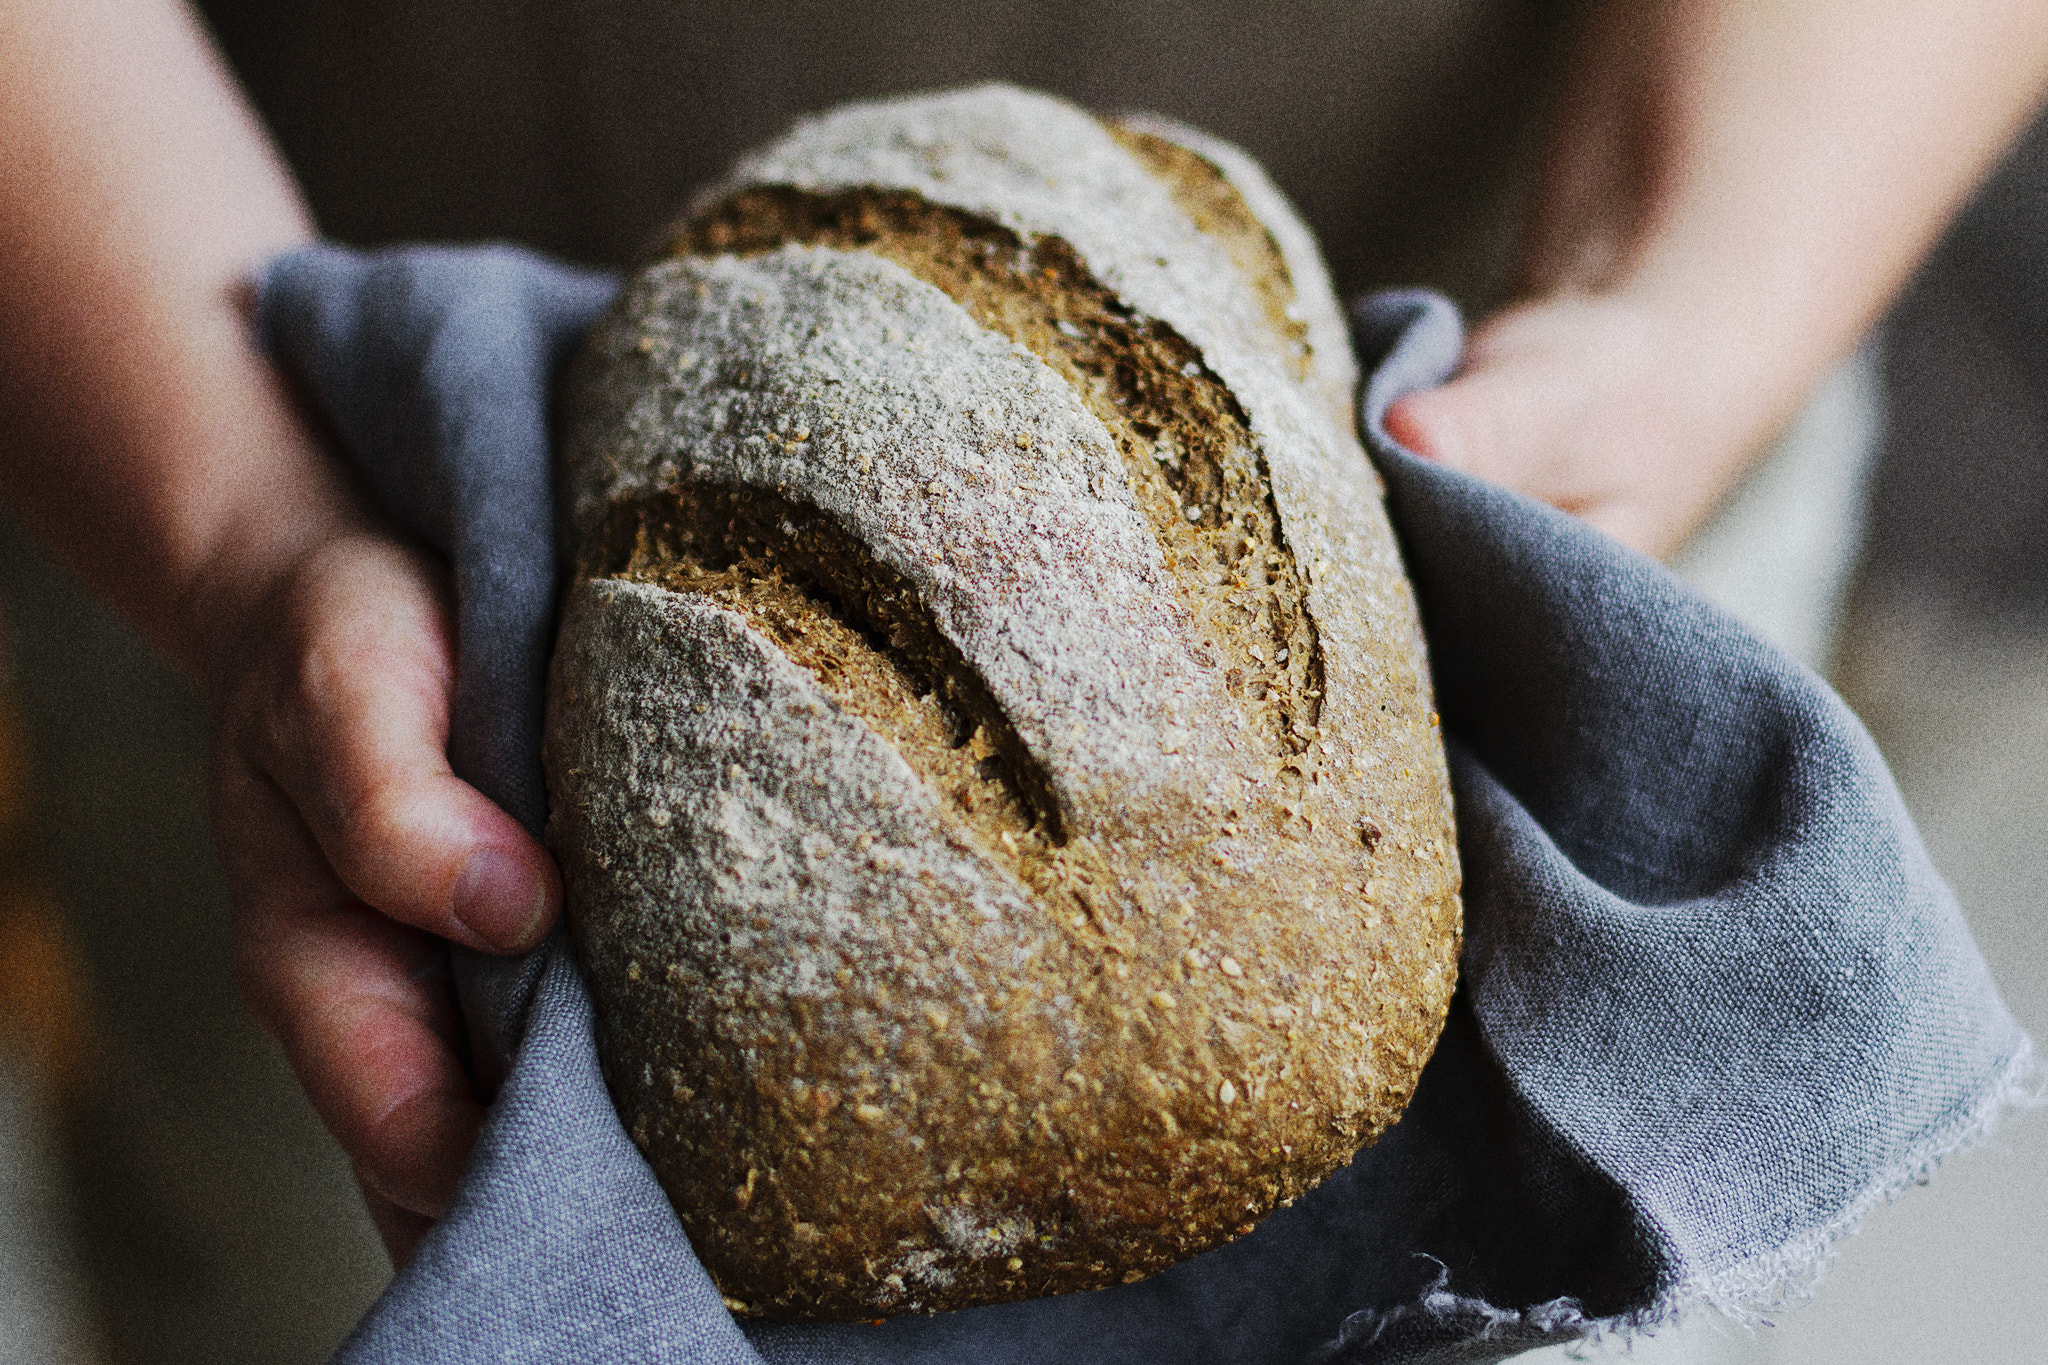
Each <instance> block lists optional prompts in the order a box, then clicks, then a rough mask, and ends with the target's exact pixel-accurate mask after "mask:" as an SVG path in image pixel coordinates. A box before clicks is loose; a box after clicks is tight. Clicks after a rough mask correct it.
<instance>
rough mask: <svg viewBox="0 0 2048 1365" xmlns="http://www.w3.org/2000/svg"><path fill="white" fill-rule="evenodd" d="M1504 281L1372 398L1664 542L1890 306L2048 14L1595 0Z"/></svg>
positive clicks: (2024, 93) (1879, 1) (2008, 6)
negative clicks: (1460, 326) (1433, 382)
mask: <svg viewBox="0 0 2048 1365" xmlns="http://www.w3.org/2000/svg"><path fill="white" fill-rule="evenodd" d="M1586 19H1587V22H1586V26H1585V32H1584V35H1583V38H1582V41H1581V42H1580V43H1579V44H1578V47H1577V51H1576V56H1575V60H1574V62H1573V64H1572V67H1571V70H1570V71H1569V73H1568V75H1567V79H1566V81H1565V85H1564V91H1563V97H1562V99H1561V100H1560V102H1559V105H1558V109H1557V112H1556V115H1555V117H1554V119H1553V121H1552V126H1551V130H1550V139H1549V153H1548V156H1547V158H1546V161H1545V164H1544V166H1543V168H1542V170H1541V173H1540V175H1539V177H1538V191H1537V195H1536V200H1535V204H1534V208H1533V211H1532V213H1531V215H1530V218H1529V225H1528V228H1527V230H1526V232H1525V235H1524V250H1523V253H1522V264H1521V269H1520V274H1519V281H1518V288H1517V290H1516V292H1515V295H1514V297H1513V300H1512V301H1511V303H1510V305H1509V306H1507V307H1505V308H1503V309H1502V310H1501V311H1499V312H1497V313H1495V314H1494V315H1493V316H1491V317H1490V318H1488V319H1487V320H1486V321H1485V322H1484V323H1483V324H1482V325H1481V326H1480V327H1479V328H1478V329H1477V330H1476V331H1475V332H1474V333H1473V337H1472V344H1471V346H1470V348H1469V349H1468V351H1467V354H1466V358H1465V367H1464V369H1463V371H1462V372H1461V373H1460V375H1459V376H1458V378H1457V379H1456V380H1454V381H1453V382H1452V383H1450V384H1448V385H1446V386H1445V387H1443V388H1441V389H1436V390H1432V391H1429V392H1426V393H1418V394H1412V395H1410V396H1409V397H1407V398H1404V399H1402V400H1401V401H1400V402H1399V403H1397V404H1395V405H1394V407H1393V408H1392V409H1390V410H1389V412H1388V413H1387V426H1388V430H1389V431H1390V432H1392V433H1393V434H1394V435H1395V436H1396V437H1397V438H1398V439H1400V440H1402V441H1404V442H1406V443H1407V444H1408V446H1409V447H1410V448H1411V449H1413V450H1415V451H1417V452H1419V453H1421V454H1424V455H1427V456H1429V457H1431V458H1434V459H1437V460H1440V461H1442V462H1444V463H1445V464H1449V465H1452V466H1454V467H1456V468H1459V469H1463V470H1466V471H1467V472H1470V473H1473V474H1478V475H1481V476H1482V477H1485V478H1488V479H1492V480H1494V481H1495V482H1497V483H1501V484H1505V485H1507V486H1508V487H1510V488H1513V489H1516V490H1518V491H1520V492H1523V493H1527V494H1529V495H1531V496H1533V497H1538V498H1541V499H1543V500H1544V501H1546V502H1549V503H1552V504H1553V505H1555V506H1558V507H1561V508H1563V509H1565V510H1566V511H1569V512H1573V513H1575V514H1577V515H1579V516H1582V517H1584V518H1585V519H1586V520H1588V521H1590V522H1592V523H1593V524H1594V525H1596V526H1599V527H1600V528H1601V529H1603V530H1605V531H1607V532H1608V533H1609V534H1611V535H1613V536H1615V537H1616V538H1617V539H1620V540H1621V541H1623V542H1624V543H1626V544H1629V545H1631V546H1634V547H1635V548H1637V549H1639V550H1643V551H1646V552H1648V553H1650V554H1654V555H1666V554H1669V553H1671V552H1672V551H1674V550H1676V549H1677V548H1678V547H1679V546H1680V545H1681V544H1683V543H1684V541H1685V540H1686V538H1687V537H1688V536H1689V535H1690V534H1691V533H1692V532H1693V530H1694V529H1696V528H1697V527H1698V526H1699V524H1700V523H1701V522H1702V521H1703V520H1704V519H1705V518H1706V517H1707V516H1708V515H1709V514H1710V513H1711V512H1712V510H1713V508H1714V507H1715V506H1716V505H1717V503H1718V502H1719V501H1720V500H1721V498H1722V497H1723V496H1724V495H1725V494H1726V493H1727V492H1728V490H1729V489H1730V488H1731V487H1732V486H1733V485H1734V484H1735V483H1736V481H1737V480H1738V479H1740V477H1741V476H1742V473H1743V470H1744V469H1745V468H1746V467H1747V466H1748V464H1749V463H1750V462H1751V461H1753V460H1754V459H1755V458H1756V457H1757V456H1758V455H1760V454H1761V453H1762V452H1763V451H1764V450H1765V449H1767V448H1768V446H1769V444H1770V441H1771V439H1772V437H1774V436H1775V435H1776V434H1777V433H1778V432H1779V430H1780V429H1781V428H1782V427H1783V426H1784V424H1785V423H1786V422H1787V421H1789V419H1790V418H1791V417H1792V415H1793V414H1794V412H1795V411H1796V410H1797V409H1798V407H1799V405H1800V403H1801V402H1802V401H1803V400H1804V398H1805V395H1806V393H1807V391H1808V390H1809V389H1810V388H1811V387H1812V385H1813V383H1814V381H1815V380H1816V379H1817V378H1819V376H1820V375H1821V374H1822V373H1823V372H1824V371H1825V370H1826V368H1827V367H1828V366H1829V365H1830V364H1831V363H1833V362H1834V361H1835V360H1836V359H1837V358H1838V357H1840V356H1841V355H1842V354H1843V353H1845V352H1846V351H1847V350H1848V349H1849V348H1850V347H1851V346H1853V345H1854V344H1855V342H1856V340H1857V338H1859V337H1860V336H1861V335H1862V334H1863V332H1864V331H1865V330H1866V329H1867V328H1868V327H1869V326H1870V324H1871V323H1872V322H1873V321H1874V320H1875V319H1876V318H1877V317H1878V316H1879V315H1880V314H1881V313H1882V312H1883V310H1884V308H1885V307H1886V305H1887V304H1888V303H1889V302H1890V301H1891V299H1892V297H1893V295H1894V294H1896V293H1897V291H1898V289H1899V288H1900V286H1901V285H1902V284H1903V283H1904V281H1905V279H1906V277H1907V276H1908V275H1909V274H1910V273H1911V271H1912V270H1913V268H1914V266H1915V264H1916V263H1917V262H1918V261H1919V259H1920V257H1921V256H1922V255H1923V254H1924V253H1925V252H1926V250H1927V248H1928V246H1929V245H1930V244H1931V243H1932V242H1933V240H1934V239H1935V237H1936V236H1937V235H1938V234H1939V233H1940V231H1941V229H1942V227H1943V225H1944V224H1945V223H1946V222H1947V221H1948V219H1949V217H1950V216H1951V215H1952V214H1953V213H1954V211H1955V208H1956V206H1957V205H1958V204H1959V203H1961V201H1962V200H1963V198H1964V197H1965V196H1967V195H1968V193H1969V192H1970V190H1971V188H1972V187H1973V186H1974V185H1975V184H1976V183H1977V181H1978V180H1979V179H1980V178H1981V177H1982V176H1983V175H1984V173H1985V171H1986V169H1987V168H1988V167H1989V166H1990V164H1991V162H1992V161H1993V160H1994V159H1995V158H1996V157H1997V155H1998V152H1999V150H2000V149H2001V148H2002V147H2004V146H2005V144H2006V143H2007V142H2008V141H2009V140H2010V138H2011V137H2012V135H2013V133H2014V131H2015V130H2016V129H2017V128H2018V127H2019V126H2020V124H2021V123H2022V122H2023V121H2024V120H2025V118H2026V117H2027V115H2028V113H2029V112H2030V111H2031V110H2032V109H2033V108H2034V107H2035V106H2036V104H2037V103H2038V101H2039V98H2040V92H2041V89H2042V87H2043V84H2044V81H2048V6H2043V5H2038V4H2034V3H2024V4H2019V3H2007V2H2006V0H1592V4H1591V7H1590V10H1589V12H1588V14H1587V16H1586Z"/></svg>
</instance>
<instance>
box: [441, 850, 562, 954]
mask: <svg viewBox="0 0 2048 1365" xmlns="http://www.w3.org/2000/svg"><path fill="white" fill-rule="evenodd" d="M547 914H548V886H547V882H546V880H545V879H544V878H541V877H537V876H535V875H534V873H533V870H532V869H531V868H529V867H527V865H526V864H525V863H523V862H521V861H519V859H517V858H515V857H513V856H512V855H511V854H509V853H507V852H505V851H504V850H503V849H498V848H480V849H478V850H477V851H476V852H474V853H472V854H470V855H469V861H468V862H466V863H464V864H463V865H462V875H461V876H459V877H457V878H456V879H455V918H456V919H458V920H460V921H461V922H462V924H463V926H464V927H465V928H467V929H468V930H469V931H470V932H471V933H473V934H475V935H476V936H477V937H478V938H480V939H482V940H483V941H484V942H486V943H488V944H490V945H491V946H492V947H494V948H501V949H505V950H507V951H516V950H519V949H523V948H530V947H532V946H533V943H534V941H535V940H536V939H538V938H539V937H540V933H541V926H542V925H543V924H544V923H545V922H546V920H547Z"/></svg>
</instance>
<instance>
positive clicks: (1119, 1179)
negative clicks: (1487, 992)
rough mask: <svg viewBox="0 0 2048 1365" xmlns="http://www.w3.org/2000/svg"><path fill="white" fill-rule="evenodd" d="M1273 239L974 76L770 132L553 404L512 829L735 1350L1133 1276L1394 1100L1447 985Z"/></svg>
mask: <svg viewBox="0 0 2048 1365" xmlns="http://www.w3.org/2000/svg"><path fill="white" fill-rule="evenodd" d="M1354 379H1355V370H1354V369H1353V366H1352V361H1351V359H1350V356H1349V354H1348V351H1346V349H1345V342H1344V337H1343V332H1342V323H1341V320H1340V319H1339V316H1338V314H1337V310H1336V305H1335V303H1334V300H1332V299H1331V298H1330V295H1329V289H1328V285H1327V282H1326V279H1325V277H1324V275H1323V272H1322V267H1321V265H1320V263H1319V262H1318V261H1317V260H1316V259H1315V255H1314V248H1313V245H1312V244H1310V243H1309V241H1308V238H1307V234H1306V232H1305V231H1304V230H1303V229H1301V227H1300V225H1299V224H1298V223H1297V222H1295V220H1294V219H1293V217H1292V215H1291V214H1290V213H1289V211H1288V210H1287V208H1286V206H1285V204H1284V202H1283V201H1281V200H1280V198H1279V196H1278V194H1277V193H1276V192H1275V191H1273V190H1272V188H1271V186H1270V185H1268V184H1267V183H1266V182H1265V180H1264V178H1263V176H1260V175H1259V174H1258V172H1257V170H1256V168H1254V167H1251V166H1250V163H1249V162H1247V161H1245V159H1244V158H1243V156H1242V154H1241V153H1237V152H1236V151H1235V150H1234V149H1229V148H1226V147H1223V146H1222V145H1221V144H1216V143H1213V142H1210V141H1208V140H1206V139H1203V138H1201V137H1200V136H1199V135H1196V134H1190V133H1187V132H1186V131H1185V130H1178V129H1176V128H1174V127H1173V126H1172V125H1168V124H1164V123H1161V122H1158V121H1141V120H1134V121H1131V122H1130V123H1128V124H1126V125H1123V126H1118V127H1110V126H1106V125H1104V124H1102V123H1099V122H1097V121H1096V120H1095V119H1093V118H1090V117H1089V116H1088V115H1086V114H1084V113H1082V112H1080V111H1078V110H1076V109H1074V108H1072V107H1070V106H1068V105H1065V104H1062V103H1060V102H1058V101H1055V100H1051V99H1048V98H1046V97H1044V96H1040V95H1035V94H1030V93H1027V92H1024V91H1019V90H1016V89H1012V88H1009V87H1002V86H988V87H981V88H977V89H972V90H967V91H963V92H958V93H953V94H946V95H939V96H932V97H921V98H916V99H908V100H897V101H889V102H883V103H876V104H863V105H856V106H851V107H848V108H845V109H841V110H839V111H836V112H834V113H831V114H827V115H825V116H823V117H821V118H818V119H815V120H812V121H809V122H806V123H804V124H801V125H799V126H798V127H797V128H796V130H795V131H794V132H792V133H791V134H790V135H789V136H788V137H787V138H785V139H784V140H783V141H782V142H780V143H778V144H776V145H775V146H773V147H771V148H769V149H767V150H766V151H764V152H762V153H760V154H758V155H756V156H755V157H753V158H751V159H750V160H748V161H747V162H745V163H744V164H743V165H742V166H741V168H740V169H739V171H738V172H737V173H736V175H735V176H734V177H733V178H732V180H731V181H730V182H729V183H726V184H724V185H722V186H719V187H717V188H715V189H714V190H713V191H712V192H710V193H708V194H707V195H706V196H705V197H703V198H702V199H701V200H700V202H699V204H698V206H697V208H696V210H695V211H694V212H693V214H692V216H691V217H690V218H689V220H688V221H686V222H685V223H684V224H683V225H682V226H680V227H679V228H678V229H677V230H676V232H675V233H674V234H673V238H672V242H671V244H670V246H669V248H668V249H667V250H666V251H664V252H663V253H661V255H660V257H659V259H657V260H655V261H654V262H653V263H651V264H650V265H648V266H647V267H646V268H645V269H644V270H642V271H641V272H640V273H639V274H638V275H637V276H636V278H635V279H634V280H633V281H632V283H631V284H630V285H629V286H628V288H627V289H626V291H625V293H624V295H623V296H622V297H621V299H620V301H619V303H618V304H617V306H616V307H615V308H614V310H613V311H612V313H611V315H610V316H609V318H608V319H607V320H606V322H605V323H604V324H602V325H601V326H600V328H599V329H598V331H597V333H596V334H595V335H594V337H593V338H592V340H591V342H590V344H589V346H588V348H587V349H586V351H585V353H584V354H583V355H582V356H581V357H580V358H579V359H578V361H577V362H576V364H575V365H574V366H573V368H572V371H571V374H570V376H569V378H568V380H567V382H566V388H565V394H564V400H565V401H564V412H565V418H564V423H565V427H564V440H563V452H564V453H563V463H562V466H561V471H560V487H561V504H562V506H563V508H564V509H565V515H566V520H567V532H568V539H569V542H570V545H571V547H572V550H573V553H574V558H575V563H576V572H575V580H574V582H573V584H572V587H571V589H570V592H569V595H568V599H567V602H566V606H565V611H564V619H563V623H562V628H561V635H560V640H559V644H558V646H557V650H556V654H555V660H554V665H553V668H552V672H551V677H550V684H549V720H548V738H547V752H546V761H547V766H548V775H549V786H550V793H551V799H552V826H551V838H552V841H553V843H554V846H555V848H556V850H557V852H558V853H559V855H560V857H561V859H562V864H563V868H564V871H565V874H566V876H567V879H568V885H569V895H570V905H571V925H572V929H573V932H574V936H575V941H576V944H577V948H578V951H579V953H580V955H581V957H582V961H583V963H584V965H585V969H586V972H587V974H588V977H589V979H590V983H591V987H592V990H593V993H594V995H595V998H596V1002H597V1009H598V1026H599V1044H600V1054H601V1058H602V1061H603V1065H604V1070H605V1076H606V1079H607V1082H608V1083H609V1085H610V1087H611V1091H612V1095H613V1098H614V1100H615V1102H616V1103H617V1106H618V1109H619V1112H620V1115H621V1117H622V1118H623V1120H624V1122H625V1124H626V1127H627V1129H628V1131H629V1132H630V1133H631V1134H632V1136H633V1139H634V1141H635V1142H637V1143H638V1144H639V1146H640V1148H641V1150H642V1151H643V1152H645V1153H646V1155H647V1158H648V1161H649V1162H650V1164H651V1165H652V1166H653V1168H654V1170H655V1172H656V1174H657V1175H658V1176H659V1177H660V1179H661V1182H662V1184H663V1186H664V1188H665V1189H666V1190H667V1191H668V1194H669V1196H670V1198H671V1200H672V1201H673V1202H674V1204H675V1206H676V1210H677V1212H678V1214H679V1215H680V1216H681V1219H682V1222H683V1226H684V1228H685V1229H686V1230H687V1231H688V1233H689V1235H690V1238H691V1241H692V1243H693V1244H694V1246H695V1247H696V1250H697V1252H698V1254H699V1256H700V1257H701V1258H702V1260H703V1262H704V1264H705V1265H706V1267H707V1268H708V1269H709V1270H710V1271H711V1273H712V1275H713V1276H714V1278H715V1279H716V1280H717V1282H718V1285H719V1287H720V1289H721V1291H722V1292H723V1293H724V1294H725V1295H726V1297H727V1299H728V1301H729V1302H730V1303H732V1304H734V1305H735V1306H736V1308H737V1309H738V1310H739V1311H743V1312H746V1313H751V1314H758V1315H768V1316H776V1317H788V1318H873V1317H877V1316H884V1315H888V1314H893V1313H902V1312H935V1311H939V1310H944V1309H952V1308H960V1307H966V1306H969V1305H973V1304H979V1303H990V1302H1000V1301H1004V1300H1011V1299H1019V1298H1026V1297H1032V1296H1036V1295H1041V1294H1051V1293H1060V1292H1065V1291H1071V1290H1080V1289H1090V1288H1097V1287H1101V1286H1104V1285H1110V1284H1117V1283H1124V1282H1128V1281H1131V1280H1133V1279H1137V1278H1142V1277H1143V1276H1144V1275H1147V1274H1150V1273H1152V1272H1154V1271H1157V1270H1159V1269H1162V1268H1164V1267H1165V1266H1167V1265H1170V1264H1172V1263H1173V1262H1175V1261H1177V1260H1180V1259H1183V1258H1185V1257H1187V1256H1190V1255H1193V1254H1195V1253H1197V1252H1201V1251H1204V1250H1207V1249H1209V1248H1211V1247H1214V1246H1216V1245H1219V1244H1220V1243H1222V1242H1225V1241H1228V1240H1230V1239H1231V1238H1233V1237H1236V1236H1238V1235H1240V1234H1242V1233H1244V1232H1246V1231H1248V1230H1249V1229H1250V1228H1251V1226H1252V1225H1253V1224H1254V1223H1256V1222H1257V1221H1258V1219H1259V1218H1261V1217H1262V1216H1264V1215H1265V1214H1266V1213H1268V1212H1270V1211H1271V1210H1272V1209H1274V1208H1275V1207H1277V1206H1278V1205H1280V1204H1282V1203H1284V1202H1286V1201H1288V1200H1291V1199H1292V1198H1294V1197H1295V1196H1297V1195H1299V1194H1301V1193H1302V1192H1303V1191H1305V1190H1307V1189H1308V1188H1310V1187H1311V1186H1313V1185H1314V1184H1315V1183H1317V1182H1318V1181H1320V1180H1322V1179H1323V1178H1324V1177H1326V1176H1327V1175H1329V1174H1330V1173H1331V1172H1332V1171H1333V1170H1335V1169H1336V1168H1337V1167H1338V1166H1340V1165H1342V1164H1343V1163H1344V1162H1345V1161H1347V1160H1349V1159H1350V1157H1351V1156H1352V1155H1353V1153H1354V1152H1355V1151H1356V1150H1357V1149H1358V1148H1359V1147H1360V1146H1361V1145H1363V1144H1365V1143H1368V1142H1370V1141H1371V1140H1372V1139H1373V1138H1374V1137H1375V1136H1376V1135H1377V1134H1378V1133H1379V1132H1380V1131H1381V1130H1383V1129H1384V1128H1385V1127H1386V1126H1387V1125H1388V1124H1390V1123H1392V1122H1393V1121H1394V1120H1395V1119H1396V1118H1397V1117H1398V1116H1399V1114H1400V1111H1401V1109H1402V1107H1403V1106H1404V1105H1405V1103H1406V1102H1407V1099H1408V1096H1409V1094H1410V1093H1411V1092H1412V1090H1413V1088H1414V1085H1415V1081H1416V1078H1417V1075H1418V1073H1419V1072H1420V1070H1421V1068H1422V1065H1423V1063H1424V1061H1425V1060H1426V1059H1427V1058H1428V1055H1429V1052H1430V1049H1431V1048H1432V1047H1433V1046H1434V1043H1435V1039H1436V1036H1437V1033H1438V1031H1439V1029H1440V1028H1441V1026H1442V1022H1443V1016H1444V1011H1445V1009H1446V1008H1447V1006H1448V1003H1449V999H1450V994H1451V990H1452V986H1453V983H1454V977H1455V964H1456V959H1457V953H1458V943H1459V915H1460V911H1459V904H1458V884H1459V876H1458V863H1457V851H1456V841H1455V838H1454V835H1453V831H1452V824H1451V809H1450V795H1449V784H1448V781H1447V779H1446V776H1445V770H1444V760H1443V752H1442V746H1441V743H1440V741H1439V737H1438V735H1437V732H1436V730H1435V718H1434V715H1433V712H1432V710H1431V702H1430V692H1429V680H1428V676H1427V671H1426V666H1425V662H1424V655H1423V647H1422V640H1421V636H1420V632H1419V629H1418V625H1417V620H1416V613H1415V606H1414V600H1413V597H1412V594H1411V593H1410V591H1409V589H1408V586H1407V583H1406V579H1405V577H1404V576H1403V573H1402V570H1401V565H1400V562H1399V558H1398V555H1397V552H1396V550H1395V546H1394V541H1393V537H1392V533H1391V531H1390V530H1389V528H1388V525H1387V521H1386V517H1385V514H1384V512H1383V510H1382V507H1381V503H1380V495H1379V485H1378V482H1377V479H1376V477H1375V476H1374V474H1373V472H1372V470H1371V468H1370V466H1369V464H1368V463H1367V461H1366V459H1365V457H1364V454H1363V452H1362V451H1361V450H1360V448H1359V446H1358V443H1357V441H1356V438H1355V437H1354V436H1353V435H1352V432H1351V426H1350V409H1349V397H1348V395H1349V389H1350V386H1351V384H1352V382H1353V380H1354Z"/></svg>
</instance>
